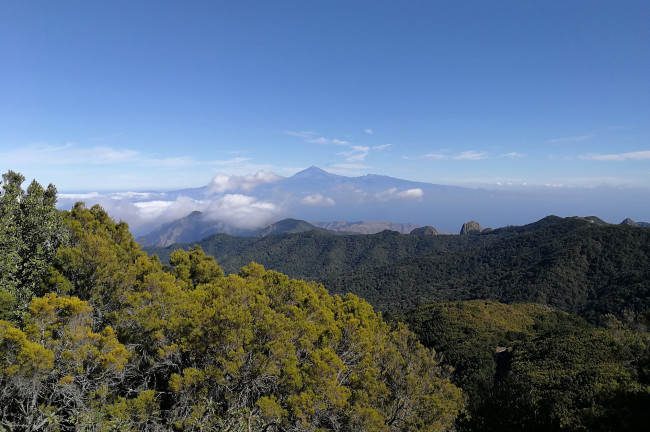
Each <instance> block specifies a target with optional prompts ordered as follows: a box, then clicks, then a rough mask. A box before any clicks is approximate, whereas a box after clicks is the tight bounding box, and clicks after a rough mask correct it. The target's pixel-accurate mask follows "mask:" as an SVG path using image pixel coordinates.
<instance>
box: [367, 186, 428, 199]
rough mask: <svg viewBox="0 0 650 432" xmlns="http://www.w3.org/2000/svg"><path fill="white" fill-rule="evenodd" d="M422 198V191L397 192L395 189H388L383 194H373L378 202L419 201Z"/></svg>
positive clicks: (407, 190)
mask: <svg viewBox="0 0 650 432" xmlns="http://www.w3.org/2000/svg"><path fill="white" fill-rule="evenodd" d="M423 196H424V192H423V191H422V189H419V188H418V189H406V190H404V191H398V189H397V188H390V189H387V190H385V191H383V192H379V193H377V194H375V197H377V198H378V199H380V200H389V199H419V198H422V197H423Z"/></svg>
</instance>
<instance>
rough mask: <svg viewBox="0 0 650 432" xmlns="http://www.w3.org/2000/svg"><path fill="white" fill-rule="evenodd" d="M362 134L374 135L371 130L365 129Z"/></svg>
mask: <svg viewBox="0 0 650 432" xmlns="http://www.w3.org/2000/svg"><path fill="white" fill-rule="evenodd" d="M364 132H365V133H367V134H368V135H372V134H374V133H375V132H374V131H373V130H372V129H365V130H364Z"/></svg>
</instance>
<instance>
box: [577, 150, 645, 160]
mask: <svg viewBox="0 0 650 432" xmlns="http://www.w3.org/2000/svg"><path fill="white" fill-rule="evenodd" d="M580 159H585V160H598V161H624V160H648V159H650V150H644V151H638V152H628V153H612V154H599V153H587V154H585V155H582V156H580Z"/></svg>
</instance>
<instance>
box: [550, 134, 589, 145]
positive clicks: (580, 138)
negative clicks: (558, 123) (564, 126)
mask: <svg viewBox="0 0 650 432" xmlns="http://www.w3.org/2000/svg"><path fill="white" fill-rule="evenodd" d="M592 138H596V135H594V134H587V135H580V136H572V137H563V138H554V139H551V140H548V142H549V143H551V144H562V143H570V142H579V141H586V140H590V139H592Z"/></svg>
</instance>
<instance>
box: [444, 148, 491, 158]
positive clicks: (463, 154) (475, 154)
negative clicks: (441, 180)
mask: <svg viewBox="0 0 650 432" xmlns="http://www.w3.org/2000/svg"><path fill="white" fill-rule="evenodd" d="M488 157H489V155H488V154H487V153H486V152H479V151H474V150H470V151H464V152H461V153H460V154H458V155H456V156H454V157H453V159H455V160H480V159H487V158H488Z"/></svg>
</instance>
